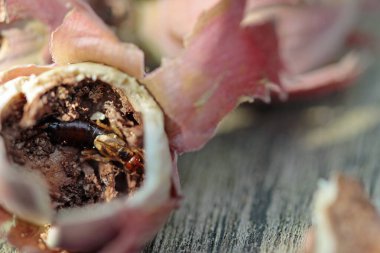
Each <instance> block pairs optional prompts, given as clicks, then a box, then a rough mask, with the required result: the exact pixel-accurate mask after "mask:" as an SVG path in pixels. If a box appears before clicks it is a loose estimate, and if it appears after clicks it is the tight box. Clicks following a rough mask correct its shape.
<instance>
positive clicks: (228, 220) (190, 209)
mask: <svg viewBox="0 0 380 253" xmlns="http://www.w3.org/2000/svg"><path fill="white" fill-rule="evenodd" d="M379 70H380V62H379V61H377V62H375V64H374V65H373V66H372V67H371V68H370V69H368V71H367V72H366V74H365V75H364V76H363V77H362V78H361V79H360V80H359V81H358V83H357V85H356V86H354V87H351V88H350V89H348V90H346V91H343V92H341V93H339V94H335V95H332V96H329V97H326V98H323V99H319V100H317V101H313V102H307V103H296V104H295V103H293V104H291V105H286V106H285V105H277V106H272V107H271V108H266V109H263V108H261V109H259V110H258V109H255V108H253V107H250V108H249V109H248V111H250V113H247V112H246V111H245V114H246V117H249V118H251V119H254V120H253V123H252V124H251V125H250V126H249V127H245V128H244V129H240V130H238V131H235V132H230V133H227V134H222V135H219V136H217V137H216V138H214V139H213V140H212V141H211V142H210V143H209V144H208V145H207V146H206V147H205V148H204V149H202V150H201V151H199V152H196V153H192V154H187V155H185V156H183V157H181V159H180V162H179V167H180V178H181V182H182V187H183V194H184V196H185V198H184V200H183V203H182V206H181V208H180V209H179V210H177V211H176V212H174V213H173V215H172V216H171V218H170V219H169V222H168V223H167V224H166V225H165V227H164V228H163V229H162V230H161V232H160V233H159V234H158V235H157V237H156V238H155V240H154V241H153V242H152V243H151V244H150V245H149V246H148V247H147V248H146V249H145V252H297V250H298V249H299V247H300V245H301V244H302V242H303V238H304V233H305V231H306V230H307V229H308V228H309V226H310V224H311V202H312V198H313V193H314V191H315V190H316V188H317V184H318V180H319V179H320V178H327V177H328V176H329V175H330V174H331V173H332V172H334V171H344V172H346V173H348V174H350V175H354V176H356V177H358V178H359V179H361V180H362V182H363V183H364V185H365V187H366V189H367V191H368V192H369V194H370V196H371V198H372V200H373V201H374V202H375V204H378V205H379V204H380V182H379V181H380V163H379V160H380V71H379ZM245 110H247V108H245Z"/></svg>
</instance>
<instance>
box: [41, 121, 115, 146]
mask: <svg viewBox="0 0 380 253" xmlns="http://www.w3.org/2000/svg"><path fill="white" fill-rule="evenodd" d="M44 128H45V130H46V132H47V133H48V135H49V137H50V140H51V141H52V142H53V143H57V144H61V145H66V146H73V147H81V148H92V147H94V140H95V138H96V137H97V136H99V135H103V134H107V133H108V132H106V131H105V130H104V129H102V128H99V127H98V126H96V125H93V124H91V123H89V122H86V121H81V120H74V121H68V122H61V121H54V122H50V123H47V124H45V125H44Z"/></svg>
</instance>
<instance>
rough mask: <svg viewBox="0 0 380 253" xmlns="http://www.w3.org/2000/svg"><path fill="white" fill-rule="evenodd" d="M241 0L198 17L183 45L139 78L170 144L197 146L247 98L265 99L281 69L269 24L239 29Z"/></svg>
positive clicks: (185, 148)
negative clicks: (163, 123)
mask: <svg viewBox="0 0 380 253" xmlns="http://www.w3.org/2000/svg"><path fill="white" fill-rule="evenodd" d="M244 6H245V1H241V0H239V1H227V0H223V1H221V2H220V3H219V4H218V5H216V6H215V7H214V8H213V9H211V10H209V11H208V12H207V13H205V14H204V15H202V16H201V18H200V20H199V22H198V24H197V26H196V27H195V31H194V33H193V34H192V37H191V38H190V40H189V41H188V42H187V44H188V45H187V48H186V49H185V51H184V52H183V54H182V55H181V56H179V57H178V58H177V59H175V60H172V61H168V62H165V63H164V64H163V66H161V68H159V69H158V70H156V71H155V72H153V73H152V74H150V75H148V76H147V77H146V78H145V79H144V80H143V82H144V83H145V84H146V86H147V87H148V89H149V90H150V92H151V93H152V94H153V96H154V97H155V98H156V100H157V101H158V102H159V104H160V105H161V107H162V108H163V110H164V111H165V113H166V115H167V117H168V124H167V132H168V134H169V137H170V140H171V145H172V146H174V147H175V148H176V149H177V150H178V151H179V152H184V151H189V150H194V149H197V148H200V147H201V146H202V145H204V144H205V142H206V141H207V140H209V139H210V138H211V137H212V136H213V134H214V131H215V128H216V126H217V125H218V123H219V122H220V120H221V119H222V118H223V117H224V116H225V115H226V114H227V113H228V112H229V111H231V110H233V109H234V108H235V106H236V105H237V104H238V103H239V102H240V101H241V100H242V99H243V100H244V99H247V97H249V98H250V99H251V98H261V99H264V100H269V94H270V91H271V90H273V89H278V88H279V87H278V86H277V85H275V84H276V83H278V77H277V73H278V72H279V70H280V68H281V64H280V61H279V57H278V49H277V39H276V34H275V30H274V27H273V25H272V24H270V23H266V24H262V25H258V26H252V27H242V26H241V23H240V22H241V20H242V18H243V12H244Z"/></svg>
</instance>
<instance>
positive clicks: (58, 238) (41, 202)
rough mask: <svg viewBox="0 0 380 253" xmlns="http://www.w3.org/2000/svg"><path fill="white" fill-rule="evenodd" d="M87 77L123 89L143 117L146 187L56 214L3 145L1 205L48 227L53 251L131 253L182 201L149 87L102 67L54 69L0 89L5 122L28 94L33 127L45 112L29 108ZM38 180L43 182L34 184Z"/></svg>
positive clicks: (41, 187)
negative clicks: (53, 91) (46, 95)
mask: <svg viewBox="0 0 380 253" xmlns="http://www.w3.org/2000/svg"><path fill="white" fill-rule="evenodd" d="M84 79H92V80H94V81H95V80H100V81H102V82H105V83H107V84H110V85H111V86H112V87H114V88H117V89H119V90H122V91H123V93H124V95H125V96H126V97H127V99H128V100H129V102H130V103H131V105H132V107H133V108H134V110H135V111H136V112H140V113H141V115H142V120H143V128H144V151H145V153H144V154H145V155H144V160H145V179H144V183H143V185H142V186H141V187H140V189H139V190H138V191H137V192H136V193H135V194H134V195H133V196H130V197H127V198H126V197H121V198H118V199H115V200H112V201H111V202H110V203H98V204H93V205H90V206H87V207H82V208H72V209H69V210H63V211H60V212H58V213H56V212H55V211H54V210H52V209H51V208H50V206H49V205H50V201H49V200H48V199H47V198H48V191H47V187H46V184H44V180H43V179H42V177H41V176H39V175H38V174H37V173H33V174H31V173H30V174H31V175H30V176H31V177H33V179H31V178H27V177H25V175H24V174H25V172H21V171H25V170H21V168H20V167H21V166H19V165H15V164H12V163H11V162H10V161H8V159H7V155H6V154H5V151H4V148H3V145H2V146H1V147H2V149H1V153H0V155H1V166H0V173H1V175H2V176H1V177H0V185H1V191H0V203H1V204H2V205H3V207H5V208H6V209H7V210H8V211H10V212H11V213H14V214H17V215H18V216H19V218H21V219H24V220H27V221H29V222H31V223H34V224H37V225H46V224H50V225H51V228H50V229H49V231H48V236H47V241H46V243H47V245H48V246H50V247H51V248H55V247H59V248H63V249H68V250H73V251H90V250H98V249H100V248H104V251H103V252H111V251H107V250H106V249H113V250H112V252H133V251H136V250H138V249H140V248H141V247H142V245H144V244H145V243H146V242H147V241H148V240H149V239H151V238H152V236H153V235H154V234H155V233H156V232H157V230H158V229H159V228H160V226H161V225H162V224H163V222H164V221H165V220H166V218H167V216H168V215H169V213H170V211H171V210H172V209H173V208H174V207H175V206H176V202H177V200H178V199H177V196H176V193H177V189H176V186H177V185H172V184H173V183H172V181H173V180H174V181H175V182H176V181H177V178H176V176H177V174H176V172H175V170H176V167H175V162H173V159H175V157H173V159H172V156H171V153H170V150H169V144H168V140H167V137H166V133H165V131H164V120H163V113H162V111H161V109H160V108H159V107H158V106H157V104H156V102H155V101H154V100H153V98H152V97H151V96H150V95H149V94H148V92H147V91H146V89H145V88H144V87H143V86H141V85H139V84H138V82H137V81H136V80H135V79H134V78H131V77H129V76H128V75H126V74H124V73H122V72H120V71H118V70H116V69H114V68H112V67H107V66H104V65H100V64H94V63H78V64H72V65H67V66H61V67H56V68H53V69H51V70H47V71H45V72H43V73H41V74H38V75H31V76H26V77H25V76H24V77H19V78H16V79H13V80H11V81H8V82H6V83H5V84H3V85H2V86H0V92H1V96H2V100H1V102H0V115H1V119H3V117H5V115H6V114H8V113H12V112H11V111H10V110H9V109H10V108H11V105H12V102H13V101H16V100H17V97H19V96H21V95H24V96H25V97H26V100H27V104H26V105H25V107H24V115H23V118H22V124H23V125H24V126H25V127H31V126H33V125H35V124H36V120H37V118H38V114H39V110H43V108H39V107H38V106H37V107H36V106H31V105H32V104H33V103H34V102H35V101H36V100H38V99H39V98H40V95H42V94H44V93H46V92H47V91H48V90H50V89H51V88H53V87H56V86H58V85H60V84H62V83H65V84H69V85H70V84H76V83H78V82H80V81H82V80H84ZM2 124H3V122H2ZM16 167H18V168H16ZM28 174H29V173H28ZM172 177H173V178H172ZM35 180H39V181H40V182H41V183H37V184H36V181H35ZM20 186H22V188H21V187H20ZM173 187H174V189H175V190H174V191H173ZM173 192H174V193H173ZM26 193H29V199H30V201H28V202H25V201H24V199H23V196H25V195H24V194H26Z"/></svg>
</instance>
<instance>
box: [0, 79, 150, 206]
mask: <svg viewBox="0 0 380 253" xmlns="http://www.w3.org/2000/svg"><path fill="white" fill-rule="evenodd" d="M33 103H35V104H32V106H34V105H35V106H37V107H36V108H42V109H41V110H40V111H39V113H38V116H37V117H38V118H37V119H36V120H37V122H38V123H37V124H36V125H35V126H33V127H31V128H27V129H25V128H22V127H20V124H19V123H20V120H21V119H22V117H23V114H24V113H28V111H24V108H25V104H26V99H25V98H24V97H20V98H18V99H17V101H15V102H14V103H12V107H13V108H12V113H10V114H9V115H8V116H6V118H5V120H4V121H3V122H4V124H3V129H2V131H1V135H2V136H3V138H4V140H5V144H6V148H7V152H8V155H9V157H10V158H11V160H12V161H13V162H14V163H17V164H20V165H23V166H24V167H25V168H27V169H31V170H38V171H40V172H41V173H42V174H43V175H44V176H45V178H46V181H47V182H48V185H49V192H50V196H51V199H52V205H53V207H54V208H56V209H61V208H68V207H74V206H83V205H86V204H91V203H97V202H102V201H110V200H112V199H114V198H116V197H119V196H129V195H131V194H133V193H134V192H135V191H136V190H137V188H138V187H140V186H141V184H142V182H143V180H144V151H143V146H142V145H143V126H142V124H143V122H142V119H141V115H140V113H138V112H136V111H134V109H133V108H132V106H131V104H130V103H129V101H128V100H127V98H126V97H125V96H124V95H123V94H122V91H120V90H117V89H114V88H112V87H111V86H110V85H109V84H107V83H104V82H101V81H92V80H87V79H86V80H83V81H81V82H79V83H76V84H61V85H59V86H57V87H55V88H53V89H51V90H48V91H46V92H45V93H44V94H43V95H42V96H40V97H39V98H38V100H36V101H34V102H33Z"/></svg>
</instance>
